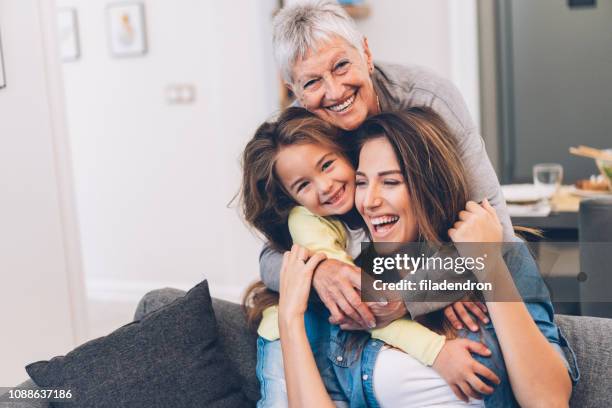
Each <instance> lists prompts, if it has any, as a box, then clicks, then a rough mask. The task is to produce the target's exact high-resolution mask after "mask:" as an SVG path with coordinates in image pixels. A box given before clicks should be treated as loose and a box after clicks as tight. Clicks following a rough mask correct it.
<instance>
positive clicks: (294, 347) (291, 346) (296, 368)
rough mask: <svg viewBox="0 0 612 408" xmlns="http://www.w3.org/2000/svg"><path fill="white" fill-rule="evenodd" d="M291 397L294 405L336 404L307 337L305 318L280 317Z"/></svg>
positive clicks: (292, 406) (298, 406)
mask: <svg viewBox="0 0 612 408" xmlns="http://www.w3.org/2000/svg"><path fill="white" fill-rule="evenodd" d="M279 329H280V338H281V348H282V350H283V364H284V366H285V380H286V382H287V396H288V400H289V406H290V407H291V408H301V407H305V408H310V407H322V408H326V407H330V408H333V407H335V405H334V403H333V402H332V400H331V398H330V397H329V394H328V393H327V391H326V389H325V386H324V385H323V380H322V379H321V375H320V374H319V370H318V368H317V365H316V363H315V359H314V356H313V354H312V349H311V348H310V344H309V343H308V338H307V337H306V328H305V326H304V319H303V318H294V319H288V320H287V319H284V318H282V317H281V318H280V319H279Z"/></svg>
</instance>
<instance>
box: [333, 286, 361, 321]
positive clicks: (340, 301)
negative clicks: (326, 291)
mask: <svg viewBox="0 0 612 408" xmlns="http://www.w3.org/2000/svg"><path fill="white" fill-rule="evenodd" d="M330 293H331V295H332V297H333V298H334V301H335V302H336V304H337V305H338V307H339V308H340V310H341V311H342V312H343V313H344V314H345V315H346V316H348V317H349V318H351V319H353V320H354V321H356V322H357V323H359V324H361V325H363V326H364V327H368V324H367V323H366V322H365V321H364V320H363V319H362V318H361V315H360V314H359V313H358V312H357V311H356V310H355V309H354V308H353V306H352V305H351V304H350V303H349V302H348V301H347V300H346V298H345V297H344V295H343V294H342V292H341V291H340V290H339V289H337V288H330ZM338 323H344V322H338Z"/></svg>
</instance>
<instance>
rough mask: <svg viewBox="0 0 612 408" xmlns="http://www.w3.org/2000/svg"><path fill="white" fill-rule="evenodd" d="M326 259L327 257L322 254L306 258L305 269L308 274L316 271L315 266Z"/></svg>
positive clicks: (318, 253)
mask: <svg viewBox="0 0 612 408" xmlns="http://www.w3.org/2000/svg"><path fill="white" fill-rule="evenodd" d="M301 259H304V258H301ZM326 259H327V255H325V254H324V253H322V252H317V253H316V254H314V255H313V256H311V257H310V258H308V261H306V268H307V269H308V271H309V272H314V270H315V269H317V266H319V264H320V263H321V262H323V261H324V260H326Z"/></svg>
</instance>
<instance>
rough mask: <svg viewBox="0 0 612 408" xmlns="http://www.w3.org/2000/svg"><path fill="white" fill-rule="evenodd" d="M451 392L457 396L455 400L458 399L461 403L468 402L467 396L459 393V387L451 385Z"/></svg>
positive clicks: (461, 392)
mask: <svg viewBox="0 0 612 408" xmlns="http://www.w3.org/2000/svg"><path fill="white" fill-rule="evenodd" d="M450 387H451V390H453V393H454V394H455V395H456V396H457V398H459V399H460V400H461V401H463V402H468V401H469V400H470V399H469V398H468V396H467V395H465V394H464V393H463V391H461V388H459V386H457V385H455V384H452V385H451V386H450Z"/></svg>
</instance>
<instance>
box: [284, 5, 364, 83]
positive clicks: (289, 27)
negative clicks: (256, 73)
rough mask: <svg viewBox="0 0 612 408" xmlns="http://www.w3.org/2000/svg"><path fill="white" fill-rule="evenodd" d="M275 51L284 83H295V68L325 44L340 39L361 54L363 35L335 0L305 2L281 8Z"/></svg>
mask: <svg viewBox="0 0 612 408" xmlns="http://www.w3.org/2000/svg"><path fill="white" fill-rule="evenodd" d="M272 24H273V47H274V58H275V59H276V64H277V65H278V68H279V69H280V71H281V75H282V77H283V80H284V81H285V82H287V83H289V84H290V83H292V81H293V78H292V75H291V71H292V69H293V64H294V63H295V62H296V61H297V60H298V59H301V58H304V56H306V54H307V53H308V52H309V51H313V52H316V50H317V49H316V47H317V45H318V44H319V43H320V42H321V41H322V40H323V41H327V40H330V39H331V38H332V37H335V36H337V37H340V38H343V39H344V40H346V41H347V42H348V43H349V44H350V45H352V46H353V47H355V48H356V49H357V50H359V51H360V54H361V52H362V51H363V35H361V33H360V32H359V31H358V30H357V26H356V25H355V22H354V21H353V19H352V18H351V17H350V16H349V15H348V14H347V13H346V11H345V10H344V8H343V7H342V6H340V5H339V4H338V3H337V2H336V1H334V0H302V1H299V2H298V3H297V4H293V5H290V6H287V7H284V8H282V9H281V10H280V11H279V12H278V14H277V15H276V17H274V21H273V23H272Z"/></svg>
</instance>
